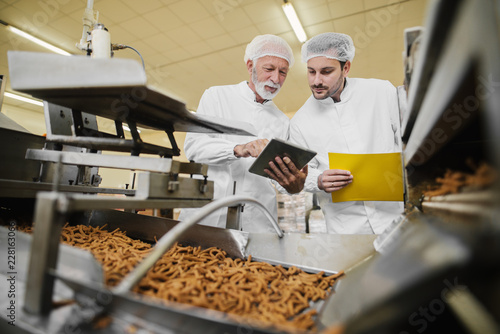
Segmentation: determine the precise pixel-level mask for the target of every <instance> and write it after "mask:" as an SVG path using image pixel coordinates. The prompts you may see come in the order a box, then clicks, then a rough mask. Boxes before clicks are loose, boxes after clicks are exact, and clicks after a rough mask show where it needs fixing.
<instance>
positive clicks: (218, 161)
mask: <svg viewBox="0 0 500 334" xmlns="http://www.w3.org/2000/svg"><path fill="white" fill-rule="evenodd" d="M220 108H221V104H220V102H219V101H218V100H217V98H216V94H214V92H213V91H212V90H210V89H208V90H206V91H205V93H204V94H203V96H202V97H201V100H200V105H199V107H198V111H197V113H199V114H202V115H207V116H213V117H222V112H221V110H220ZM234 146H236V144H235V143H234V142H231V141H229V140H227V139H226V137H225V136H224V135H220V134H205V133H187V134H186V139H185V141H184V151H185V153H186V157H187V158H188V159H189V160H190V161H195V162H197V163H204V164H208V165H224V164H228V163H232V162H234V161H236V160H237V159H238V158H237V157H235V156H234V152H233V149H234Z"/></svg>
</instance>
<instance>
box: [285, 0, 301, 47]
mask: <svg viewBox="0 0 500 334" xmlns="http://www.w3.org/2000/svg"><path fill="white" fill-rule="evenodd" d="M281 7H282V8H283V11H284V12H285V15H286V18H287V19H288V22H290V25H291V26H292V29H293V32H295V35H296V36H297V39H298V40H299V42H301V43H304V42H305V41H306V40H307V35H306V32H305V31H304V28H302V24H301V23H300V20H299V18H298V16H297V13H296V12H295V9H294V8H293V6H292V4H291V3H290V2H288V1H287V0H285V3H284V4H283V5H281Z"/></svg>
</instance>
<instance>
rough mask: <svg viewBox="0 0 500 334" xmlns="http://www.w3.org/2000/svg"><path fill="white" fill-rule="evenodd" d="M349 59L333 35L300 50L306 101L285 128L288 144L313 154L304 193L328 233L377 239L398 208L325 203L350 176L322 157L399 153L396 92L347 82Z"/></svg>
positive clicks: (377, 84) (376, 83) (378, 83)
mask: <svg viewBox="0 0 500 334" xmlns="http://www.w3.org/2000/svg"><path fill="white" fill-rule="evenodd" d="M354 53H355V49H354V44H353V42H352V39H351V38H350V37H349V36H348V35H344V34H339V33H324V34H320V35H317V36H315V37H313V38H311V39H310V40H309V41H307V42H306V43H305V44H304V45H303V46H302V61H303V62H305V63H307V72H308V75H307V76H308V81H309V86H310V88H311V91H312V95H311V96H310V97H309V99H308V100H307V101H306V102H305V104H304V105H303V106H302V107H301V108H300V109H299V111H298V112H297V113H296V114H295V115H294V117H293V118H292V120H291V122H290V140H291V141H293V142H295V143H297V144H299V145H301V146H304V147H308V148H310V149H312V150H314V151H316V152H318V154H317V155H316V157H315V158H314V159H313V160H312V161H311V162H310V163H309V174H308V176H307V179H306V183H305V189H306V191H310V192H315V193H317V194H318V199H319V202H320V206H321V208H322V210H323V213H324V215H325V218H326V223H327V230H328V233H342V234H371V233H375V234H379V233H381V232H382V231H383V230H384V229H385V228H386V227H387V226H388V225H389V224H390V223H391V222H392V221H393V220H394V219H396V218H397V217H398V216H400V215H401V213H402V212H403V203H402V202H382V201H351V202H342V203H333V202H332V199H331V193H332V192H334V191H337V190H339V189H342V188H344V187H348V186H349V185H350V184H351V183H352V182H355V180H356V175H351V173H350V171H346V170H338V169H330V167H329V161H328V152H336V153H392V152H400V151H401V140H400V121H399V107H398V100H397V93H396V88H395V87H394V86H393V85H392V84H391V83H389V82H388V81H384V80H378V79H354V78H349V77H348V76H347V74H348V73H349V70H350V68H351V62H352V60H353V58H354Z"/></svg>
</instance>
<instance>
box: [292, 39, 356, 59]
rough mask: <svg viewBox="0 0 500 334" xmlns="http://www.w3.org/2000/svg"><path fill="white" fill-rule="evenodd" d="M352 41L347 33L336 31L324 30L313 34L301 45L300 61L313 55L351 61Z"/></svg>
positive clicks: (353, 50)
mask: <svg viewBox="0 0 500 334" xmlns="http://www.w3.org/2000/svg"><path fill="white" fill-rule="evenodd" d="M354 52H355V48H354V43H353V42H352V38H351V36H349V35H345V34H340V33H336V32H325V33H323V34H319V35H317V36H314V37H313V38H311V39H310V40H308V41H307V42H305V43H304V45H302V61H303V62H304V63H307V61H308V60H309V59H311V58H314V57H326V58H330V59H337V60H338V61H342V62H345V61H348V60H349V61H352V60H353V59H354Z"/></svg>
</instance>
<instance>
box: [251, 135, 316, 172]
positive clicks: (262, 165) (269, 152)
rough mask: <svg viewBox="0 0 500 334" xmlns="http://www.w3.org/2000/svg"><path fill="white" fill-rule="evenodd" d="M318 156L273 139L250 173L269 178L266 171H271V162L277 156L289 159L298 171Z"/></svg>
mask: <svg viewBox="0 0 500 334" xmlns="http://www.w3.org/2000/svg"><path fill="white" fill-rule="evenodd" d="M315 155H316V152H314V151H311V150H309V149H307V148H304V147H300V146H298V145H295V144H292V143H289V142H287V141H284V140H281V139H271V141H270V142H269V143H268V144H267V145H266V147H264V149H263V150H262V152H261V153H260V155H259V156H258V157H257V159H255V161H254V163H253V164H252V165H251V166H250V168H249V169H248V171H249V172H250V173H254V174H257V175H261V176H265V177H269V175H267V174H266V172H264V169H271V167H269V161H274V158H275V157H276V156H279V157H281V159H283V158H284V157H289V158H290V160H292V161H293V163H294V164H295V166H296V167H297V168H298V169H302V168H303V167H304V166H305V165H306V164H307V163H308V162H309V161H311V159H312V158H313V157H314V156H315Z"/></svg>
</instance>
